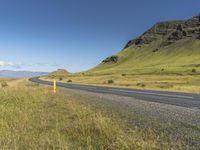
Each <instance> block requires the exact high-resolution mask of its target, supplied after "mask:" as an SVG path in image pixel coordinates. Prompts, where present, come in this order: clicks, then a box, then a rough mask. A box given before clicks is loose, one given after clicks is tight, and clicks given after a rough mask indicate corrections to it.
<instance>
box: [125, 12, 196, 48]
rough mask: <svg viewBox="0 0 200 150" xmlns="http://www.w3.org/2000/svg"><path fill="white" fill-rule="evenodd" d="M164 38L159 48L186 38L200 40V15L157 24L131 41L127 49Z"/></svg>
mask: <svg viewBox="0 0 200 150" xmlns="http://www.w3.org/2000/svg"><path fill="white" fill-rule="evenodd" d="M160 38H162V40H161V43H159V45H158V47H159V48H161V47H164V46H168V45H170V44H173V43H175V42H176V41H178V40H181V39H184V38H194V39H200V14H199V15H198V16H195V17H193V18H191V19H189V20H186V21H184V20H179V21H167V22H159V23H156V24H155V25H154V26H153V27H152V28H151V29H149V30H148V31H146V32H145V33H144V34H143V35H141V36H140V37H138V38H136V39H133V40H130V41H129V42H128V43H127V45H126V46H125V48H128V47H130V46H131V45H136V46H139V47H140V46H142V45H144V44H150V43H152V42H153V41H156V40H158V39H160Z"/></svg>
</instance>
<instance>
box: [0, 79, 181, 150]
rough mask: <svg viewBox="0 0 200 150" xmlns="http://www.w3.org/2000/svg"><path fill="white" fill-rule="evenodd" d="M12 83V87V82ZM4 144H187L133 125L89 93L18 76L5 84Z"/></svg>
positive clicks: (0, 103)
mask: <svg viewBox="0 0 200 150" xmlns="http://www.w3.org/2000/svg"><path fill="white" fill-rule="evenodd" d="M9 85H10V86H9ZM0 90H1V92H0V108H1V109H0V144H1V148H2V149H110V150H112V149H113V150H117V149H131V150H132V149H170V148H171V149H181V148H182V143H181V142H180V143H174V142H173V140H172V139H170V138H168V137H163V136H160V135H158V134H156V132H154V130H153V129H151V128H145V129H142V128H130V127H129V126H128V125H127V124H126V122H124V121H122V120H121V119H119V118H118V117H117V116H116V115H115V114H113V113H111V112H110V113H107V111H106V110H104V109H103V108H102V109H98V110H94V109H92V108H91V106H90V105H89V103H85V100H84V99H85V98H84V97H76V96H75V95H73V94H71V93H70V92H66V91H62V90H61V89H60V90H59V91H58V92H57V93H56V94H53V92H52V89H51V88H50V87H45V86H40V85H38V84H33V83H30V82H28V81H25V80H16V81H15V84H14V82H12V85H11V84H10V83H9V82H8V87H7V88H1V89H0Z"/></svg>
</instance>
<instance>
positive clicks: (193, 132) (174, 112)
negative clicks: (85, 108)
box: [64, 89, 200, 150]
mask: <svg viewBox="0 0 200 150" xmlns="http://www.w3.org/2000/svg"><path fill="white" fill-rule="evenodd" d="M64 90H66V91H69V92H72V93H74V95H76V96H77V97H80V99H81V97H84V98H83V99H84V101H85V102H87V103H89V104H90V105H91V106H92V107H93V108H94V109H106V110H108V112H112V113H114V114H116V115H117V116H119V117H120V118H121V120H122V121H124V122H127V124H128V125H129V126H130V128H143V129H144V128H146V129H148V128H153V129H154V130H155V132H157V133H158V134H160V135H161V136H163V135H165V136H170V137H171V138H173V139H175V140H178V139H180V140H182V141H184V142H186V143H187V146H188V147H186V149H195V150H196V149H198V147H200V109H197V108H185V107H180V106H174V105H168V104H162V103H156V102H148V101H143V100H139V99H135V98H131V97H124V96H117V95H110V94H99V93H92V92H86V91H80V90H71V89H64Z"/></svg>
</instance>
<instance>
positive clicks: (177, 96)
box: [109, 89, 194, 99]
mask: <svg viewBox="0 0 200 150" xmlns="http://www.w3.org/2000/svg"><path fill="white" fill-rule="evenodd" d="M109 90H111V91H120V92H128V93H138V94H146V95H156V96H165V97H173V98H186V99H194V98H193V97H190V96H181V95H169V94H158V93H151V92H139V91H128V90H120V89H109Z"/></svg>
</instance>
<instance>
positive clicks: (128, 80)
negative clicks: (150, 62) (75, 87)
mask: <svg viewBox="0 0 200 150" xmlns="http://www.w3.org/2000/svg"><path fill="white" fill-rule="evenodd" d="M41 79H44V80H52V79H53V78H51V77H42V78H41ZM56 79H57V80H58V81H59V78H57V77H56ZM199 79H200V75H155V74H150V75H132V74H126V75H122V74H113V75H87V74H86V75H80V74H79V75H68V76H64V77H62V81H59V82H67V81H68V80H72V81H73V83H79V84H93V85H100V86H115V87H124V88H136V89H151V90H152V89H153V90H164V91H179V92H194V93H199V92H200V80H199ZM108 80H112V81H113V82H114V83H111V84H109V83H108Z"/></svg>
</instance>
